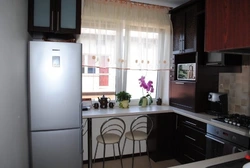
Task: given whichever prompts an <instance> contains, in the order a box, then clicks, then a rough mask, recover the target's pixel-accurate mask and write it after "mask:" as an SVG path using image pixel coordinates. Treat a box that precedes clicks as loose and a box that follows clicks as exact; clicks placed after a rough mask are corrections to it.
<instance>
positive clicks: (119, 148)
mask: <svg viewBox="0 0 250 168" xmlns="http://www.w3.org/2000/svg"><path fill="white" fill-rule="evenodd" d="M117 145H118V151H119V155H120V160H121V167H122V168H123V163H122V155H121V147H120V143H118V144H117Z"/></svg>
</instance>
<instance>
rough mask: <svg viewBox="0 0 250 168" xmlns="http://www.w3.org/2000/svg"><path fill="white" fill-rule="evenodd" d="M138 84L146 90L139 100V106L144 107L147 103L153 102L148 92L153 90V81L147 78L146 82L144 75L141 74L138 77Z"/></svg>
mask: <svg viewBox="0 0 250 168" xmlns="http://www.w3.org/2000/svg"><path fill="white" fill-rule="evenodd" d="M139 84H140V87H141V88H142V90H143V89H144V90H146V95H145V96H142V97H141V98H140V100H139V106H142V107H145V106H147V105H151V104H152V103H153V99H152V97H151V95H150V94H151V93H153V92H154V87H153V81H151V80H149V81H148V82H146V81H145V76H142V77H141V78H140V79H139Z"/></svg>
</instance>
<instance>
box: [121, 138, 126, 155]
mask: <svg viewBox="0 0 250 168" xmlns="http://www.w3.org/2000/svg"><path fill="white" fill-rule="evenodd" d="M126 140H127V138H125V140H124V143H123V148H122V156H123V153H124V147H125V143H126Z"/></svg>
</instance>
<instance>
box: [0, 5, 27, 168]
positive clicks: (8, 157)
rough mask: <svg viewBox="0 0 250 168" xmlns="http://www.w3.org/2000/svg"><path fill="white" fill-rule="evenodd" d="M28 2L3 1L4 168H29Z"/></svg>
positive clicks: (0, 158)
mask: <svg viewBox="0 0 250 168" xmlns="http://www.w3.org/2000/svg"><path fill="white" fill-rule="evenodd" d="M27 8H28V1H27V0H0V167H1V168H28V139H27V75H26V71H27V68H26V66H27V63H26V62H27V39H28V34H27V16H28V14H27Z"/></svg>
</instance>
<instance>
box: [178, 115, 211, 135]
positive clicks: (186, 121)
mask: <svg viewBox="0 0 250 168" xmlns="http://www.w3.org/2000/svg"><path fill="white" fill-rule="evenodd" d="M178 117H179V119H178V121H179V122H180V123H179V124H180V125H187V126H190V127H192V128H194V129H197V130H199V131H201V132H203V133H206V130H207V124H205V123H203V122H200V121H197V120H194V119H192V118H188V117H185V116H181V115H179V116H178Z"/></svg>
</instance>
